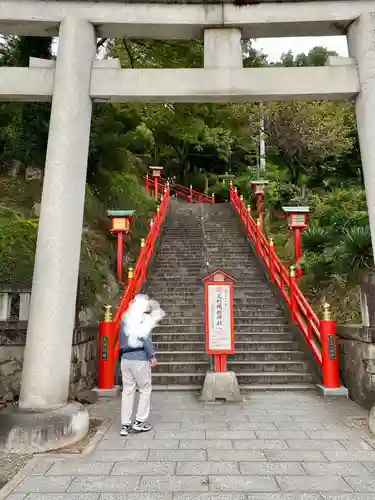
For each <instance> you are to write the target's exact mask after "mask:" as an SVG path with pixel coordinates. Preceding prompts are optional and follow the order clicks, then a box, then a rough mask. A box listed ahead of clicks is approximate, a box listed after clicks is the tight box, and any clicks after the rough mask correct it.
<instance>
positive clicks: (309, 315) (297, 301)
mask: <svg viewBox="0 0 375 500" xmlns="http://www.w3.org/2000/svg"><path fill="white" fill-rule="evenodd" d="M230 203H231V204H232V205H233V207H234V209H235V211H236V212H237V214H238V216H239V218H240V219H241V221H242V222H243V224H244V226H245V228H246V231H247V233H248V235H249V236H250V238H251V240H252V241H253V243H254V246H255V250H256V252H257V254H258V255H259V256H260V257H261V259H262V261H263V263H264V265H265V266H266V268H267V269H268V272H269V277H270V279H271V281H273V282H274V283H275V284H276V286H277V287H278V289H279V290H280V293H281V296H282V298H283V299H284V301H285V303H286V305H287V306H288V308H289V311H290V317H291V321H292V322H293V323H295V324H296V325H297V326H298V327H299V329H300V331H301V332H302V334H303V335H304V337H305V339H306V342H307V344H308V346H309V347H310V349H311V352H312V354H313V355H314V358H315V360H316V361H317V363H318V365H319V367H320V368H321V369H322V371H323V385H324V386H325V387H327V388H337V387H340V383H339V373H338V361H337V346H336V331H335V328H336V327H335V323H334V322H333V321H329V320H328V318H325V319H323V320H320V319H319V318H318V316H317V315H316V314H315V312H314V311H313V310H312V308H311V306H310V304H309V303H308V301H307V299H306V297H305V296H304V295H303V293H302V292H301V290H300V288H299V287H298V284H297V278H296V274H295V269H294V268H293V267H292V268H291V270H290V272H288V270H287V268H286V267H285V265H284V264H283V262H282V261H281V260H280V259H279V257H278V256H277V255H276V253H275V248H274V245H273V242H272V240H271V241H270V242H268V241H267V239H266V237H265V235H264V233H263V231H262V229H261V227H260V221H259V220H258V221H255V220H254V219H253V217H252V215H251V212H250V209H248V208H246V206H245V204H244V201H243V197H242V196H239V195H238V192H237V189H236V188H233V186H232V185H231V186H230ZM327 326H328V330H327ZM327 346H328V348H327ZM322 353H323V354H322Z"/></svg>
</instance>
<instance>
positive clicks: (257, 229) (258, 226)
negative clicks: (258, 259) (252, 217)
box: [255, 219, 261, 255]
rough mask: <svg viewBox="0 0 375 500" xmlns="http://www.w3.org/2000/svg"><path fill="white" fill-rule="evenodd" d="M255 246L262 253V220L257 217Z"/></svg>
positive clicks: (258, 252) (259, 253)
mask: <svg viewBox="0 0 375 500" xmlns="http://www.w3.org/2000/svg"><path fill="white" fill-rule="evenodd" d="M255 248H256V251H257V254H258V255H261V248H260V220H259V219H257V226H256V232H255Z"/></svg>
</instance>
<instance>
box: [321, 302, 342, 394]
mask: <svg viewBox="0 0 375 500" xmlns="http://www.w3.org/2000/svg"><path fill="white" fill-rule="evenodd" d="M320 340H321V346H322V371H323V386H324V387H326V388H327V389H337V388H338V387H340V375H339V360H338V355H337V339H336V322H335V321H334V320H332V318H331V311H330V307H329V304H324V315H323V319H322V320H321V321H320Z"/></svg>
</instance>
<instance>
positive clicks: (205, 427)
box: [181, 422, 245, 431]
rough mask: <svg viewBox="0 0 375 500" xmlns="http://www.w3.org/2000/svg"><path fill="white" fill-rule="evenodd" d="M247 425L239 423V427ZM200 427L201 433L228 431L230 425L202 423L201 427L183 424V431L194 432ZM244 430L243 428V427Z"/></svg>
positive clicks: (190, 423) (189, 423) (187, 423)
mask: <svg viewBox="0 0 375 500" xmlns="http://www.w3.org/2000/svg"><path fill="white" fill-rule="evenodd" d="M244 424H245V423H241V422H238V423H237V425H238V426H242V425H244ZM197 427H199V430H200V431H227V430H228V424H227V422H203V423H200V424H199V426H198V425H197V424H194V423H192V422H181V430H182V431H194V430H197ZM241 428H242V427H241Z"/></svg>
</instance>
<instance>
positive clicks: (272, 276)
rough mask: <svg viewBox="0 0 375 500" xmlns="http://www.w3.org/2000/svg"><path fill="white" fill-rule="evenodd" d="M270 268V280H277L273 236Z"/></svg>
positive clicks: (271, 239)
mask: <svg viewBox="0 0 375 500" xmlns="http://www.w3.org/2000/svg"><path fill="white" fill-rule="evenodd" d="M269 259H270V261H269V270H270V280H271V281H273V282H275V281H276V279H275V245H274V242H273V238H270V253H269Z"/></svg>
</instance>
